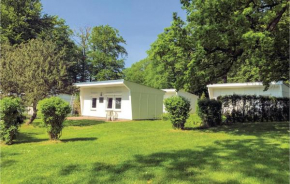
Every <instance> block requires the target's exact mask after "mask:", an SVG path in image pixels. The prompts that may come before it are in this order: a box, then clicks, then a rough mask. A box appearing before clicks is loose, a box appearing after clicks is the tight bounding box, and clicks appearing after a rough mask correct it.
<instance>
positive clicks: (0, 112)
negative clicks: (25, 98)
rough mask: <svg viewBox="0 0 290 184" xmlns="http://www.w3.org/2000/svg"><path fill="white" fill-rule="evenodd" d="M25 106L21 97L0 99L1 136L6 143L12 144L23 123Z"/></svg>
mask: <svg viewBox="0 0 290 184" xmlns="http://www.w3.org/2000/svg"><path fill="white" fill-rule="evenodd" d="M23 112H24V107H23V105H22V104H21V101H20V99H19V98H12V97H5V98H3V99H1V100H0V138H1V140H2V141H4V142H5V143H6V144H12V141H13V139H14V138H15V137H16V135H17V133H18V127H19V125H20V124H21V123H23V121H24V119H25V117H24V116H23Z"/></svg>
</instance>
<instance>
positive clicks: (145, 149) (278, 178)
mask: <svg viewBox="0 0 290 184" xmlns="http://www.w3.org/2000/svg"><path fill="white" fill-rule="evenodd" d="M193 119H194V118H193ZM38 121H39V120H38ZM36 124H37V122H36V123H35V125H36ZM65 125H66V126H65V128H64V129H63V132H62V137H61V141H58V142H51V141H48V136H47V134H46V132H45V128H43V127H39V126H32V125H30V126H27V125H22V127H21V128H20V136H19V138H18V139H17V140H16V142H15V144H14V145H11V146H6V145H1V183H3V184H4V183H6V184H14V183H25V184H26V183H36V184H39V183H57V184H58V183H178V184H179V183H231V184H234V183H263V184H267V183H268V184H274V183H279V184H283V183H285V184H286V183H289V131H288V130H289V124H288V122H276V123H252V124H249V123H247V124H246V123H245V124H235V125H232V126H222V127H217V128H210V129H207V130H202V129H196V128H195V127H196V126H197V125H195V124H194V123H192V121H191V122H190V123H188V125H187V126H188V130H185V131H181V130H173V129H172V128H171V124H170V122H168V121H162V120H156V121H131V122H97V121H92V120H90V121H89V120H82V121H67V122H66V123H65Z"/></svg>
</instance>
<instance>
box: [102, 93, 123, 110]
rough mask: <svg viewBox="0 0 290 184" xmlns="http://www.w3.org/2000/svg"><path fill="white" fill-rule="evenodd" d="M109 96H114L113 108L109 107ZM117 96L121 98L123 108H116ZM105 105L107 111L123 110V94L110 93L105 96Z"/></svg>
mask: <svg viewBox="0 0 290 184" xmlns="http://www.w3.org/2000/svg"><path fill="white" fill-rule="evenodd" d="M109 98H112V108H108V104H109ZM116 98H121V105H120V106H121V108H120V109H116ZM104 100H105V105H106V108H105V110H106V111H121V110H122V96H121V95H109V96H106V97H105V99H104Z"/></svg>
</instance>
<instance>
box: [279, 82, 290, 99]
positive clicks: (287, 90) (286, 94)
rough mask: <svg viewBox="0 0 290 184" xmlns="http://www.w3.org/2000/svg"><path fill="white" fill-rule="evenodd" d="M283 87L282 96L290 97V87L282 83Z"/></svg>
mask: <svg viewBox="0 0 290 184" xmlns="http://www.w3.org/2000/svg"><path fill="white" fill-rule="evenodd" d="M281 88H282V96H283V97H288V98H289V97H290V94H289V87H288V86H286V85H285V84H283V85H281Z"/></svg>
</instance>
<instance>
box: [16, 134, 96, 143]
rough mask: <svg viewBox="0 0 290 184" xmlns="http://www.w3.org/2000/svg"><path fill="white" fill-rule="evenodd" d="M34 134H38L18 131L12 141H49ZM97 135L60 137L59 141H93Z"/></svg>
mask: <svg viewBox="0 0 290 184" xmlns="http://www.w3.org/2000/svg"><path fill="white" fill-rule="evenodd" d="M35 135H38V134H37V133H31V132H30V133H21V132H20V133H19V134H18V136H17V139H16V140H15V141H14V142H13V144H23V143H35V142H43V141H49V138H47V139H40V138H36V137H35ZM97 139H98V138H97V137H76V138H68V139H62V138H60V141H61V142H75V141H94V140H97Z"/></svg>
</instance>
